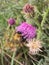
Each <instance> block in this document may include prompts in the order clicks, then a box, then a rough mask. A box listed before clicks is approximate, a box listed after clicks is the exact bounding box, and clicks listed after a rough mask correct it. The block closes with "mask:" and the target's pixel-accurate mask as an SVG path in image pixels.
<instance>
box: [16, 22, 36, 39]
mask: <svg viewBox="0 0 49 65" xmlns="http://www.w3.org/2000/svg"><path fill="white" fill-rule="evenodd" d="M16 32H21V34H22V36H23V37H24V39H26V38H27V39H32V38H34V37H35V36H36V27H34V26H32V25H30V24H28V23H26V22H23V23H22V24H21V25H19V26H18V27H16Z"/></svg>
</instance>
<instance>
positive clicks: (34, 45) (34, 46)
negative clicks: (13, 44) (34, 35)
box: [26, 39, 42, 55]
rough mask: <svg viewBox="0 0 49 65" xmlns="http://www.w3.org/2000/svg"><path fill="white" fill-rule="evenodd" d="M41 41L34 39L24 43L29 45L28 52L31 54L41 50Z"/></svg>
mask: <svg viewBox="0 0 49 65" xmlns="http://www.w3.org/2000/svg"><path fill="white" fill-rule="evenodd" d="M41 43H42V42H41V41H40V40H36V39H33V40H30V41H28V44H26V46H27V47H29V53H30V54H32V55H35V54H37V53H39V51H41V52H42V50H41V48H42V45H41Z"/></svg>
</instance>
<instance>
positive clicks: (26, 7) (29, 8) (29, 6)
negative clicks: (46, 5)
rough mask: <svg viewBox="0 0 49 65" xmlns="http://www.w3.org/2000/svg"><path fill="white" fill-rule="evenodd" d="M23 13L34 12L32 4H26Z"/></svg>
mask: <svg viewBox="0 0 49 65" xmlns="http://www.w3.org/2000/svg"><path fill="white" fill-rule="evenodd" d="M23 12H25V13H32V12H34V7H33V6H32V5H30V4H28V3H27V4H26V5H25V6H24V7H23Z"/></svg>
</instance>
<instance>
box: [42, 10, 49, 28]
mask: <svg viewBox="0 0 49 65" xmlns="http://www.w3.org/2000/svg"><path fill="white" fill-rule="evenodd" d="M48 12H49V9H47V11H46V12H44V14H43V20H42V22H41V27H43V26H44V23H45V22H46V17H47V14H48Z"/></svg>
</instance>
